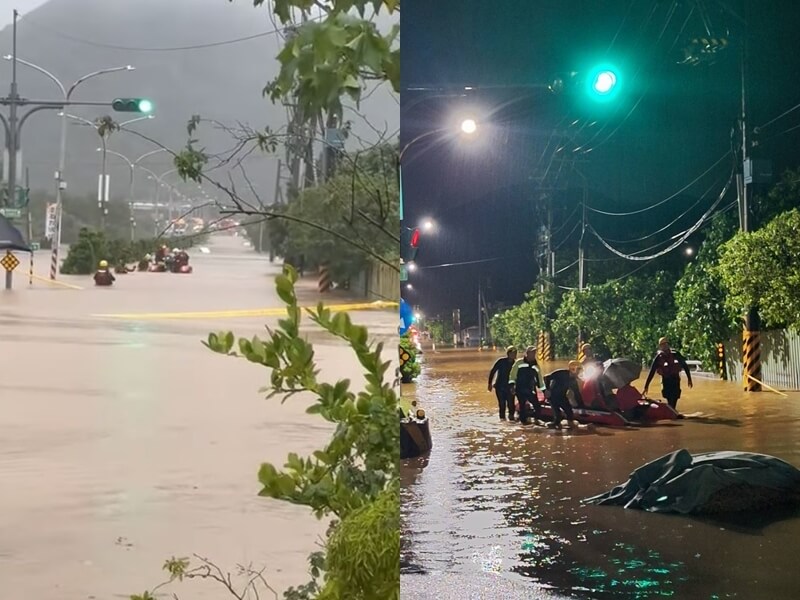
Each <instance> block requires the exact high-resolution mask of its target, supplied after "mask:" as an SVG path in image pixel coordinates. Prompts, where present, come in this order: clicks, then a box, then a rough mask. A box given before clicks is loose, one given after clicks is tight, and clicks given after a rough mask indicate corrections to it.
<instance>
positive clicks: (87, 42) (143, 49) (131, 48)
mask: <svg viewBox="0 0 800 600" xmlns="http://www.w3.org/2000/svg"><path fill="white" fill-rule="evenodd" d="M321 18H322V17H315V18H314V19H310V20H312V21H317V20H320V19H321ZM25 24H26V25H32V26H33V27H35V28H38V29H42V30H44V31H47V32H48V33H49V34H51V35H54V36H56V37H62V38H64V39H67V40H70V41H72V42H76V43H78V44H84V45H86V46H94V47H95V48H110V49H112V50H128V51H130V52H180V51H184V50H199V49H201V48H216V47H217V46H227V45H229V44H238V43H241V42H248V41H250V40H255V39H258V38H262V37H267V36H270V35H276V34H277V35H281V34H282V33H283V28H275V29H270V30H269V31H262V32H261V33H254V34H251V35H246V36H242V37H238V38H233V39H228V40H221V41H218V42H208V43H205V44H192V45H188V46H166V47H161V48H152V47H151V48H146V47H137V46H119V45H116V44H104V43H102V42H95V41H92V40H86V39H83V38H79V37H75V36H72V35H69V34H67V33H64V32H63V31H59V30H58V29H53V28H50V27H48V26H47V25H42V24H41V23H37V22H36V21H30V20H29V19H26V20H25Z"/></svg>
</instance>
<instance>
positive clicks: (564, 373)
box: [544, 360, 583, 429]
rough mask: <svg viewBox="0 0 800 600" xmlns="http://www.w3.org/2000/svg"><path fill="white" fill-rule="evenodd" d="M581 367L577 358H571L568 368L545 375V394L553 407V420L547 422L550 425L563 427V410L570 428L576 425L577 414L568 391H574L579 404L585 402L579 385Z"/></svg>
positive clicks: (558, 427)
mask: <svg viewBox="0 0 800 600" xmlns="http://www.w3.org/2000/svg"><path fill="white" fill-rule="evenodd" d="M580 367H581V363H579V362H578V361H577V360H571V361H569V367H568V368H567V369H556V370H555V371H553V372H552V373H548V374H547V375H545V376H544V384H545V386H547V391H546V392H545V395H546V396H547V397H548V399H549V400H550V406H551V407H552V409H553V420H552V422H550V423H548V424H547V426H548V427H553V428H555V429H561V411H562V410H563V411H564V414H565V415H566V417H567V423H568V425H567V426H568V427H569V428H570V429H572V428H573V427H574V426H575V415H574V414H573V412H572V405H571V404H570V403H569V400H568V399H567V392H568V391H572V393H573V394H574V396H575V400H576V401H577V402H578V404H579V405H581V404H583V398H581V390H580V386H579V385H578V369H580Z"/></svg>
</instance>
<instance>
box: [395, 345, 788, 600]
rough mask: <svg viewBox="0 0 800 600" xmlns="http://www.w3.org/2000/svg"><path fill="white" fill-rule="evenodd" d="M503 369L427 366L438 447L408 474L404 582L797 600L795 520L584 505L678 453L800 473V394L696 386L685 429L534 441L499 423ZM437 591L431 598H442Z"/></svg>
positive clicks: (435, 357)
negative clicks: (762, 458)
mask: <svg viewBox="0 0 800 600" xmlns="http://www.w3.org/2000/svg"><path fill="white" fill-rule="evenodd" d="M493 359H494V356H493V354H491V353H488V354H487V353H478V352H449V353H448V352H442V353H438V354H433V353H429V354H427V355H426V359H425V360H426V363H427V365H426V369H425V370H424V372H423V374H422V375H421V376H420V378H419V380H418V382H417V384H416V385H410V386H404V389H403V394H404V396H416V397H417V399H418V400H419V401H420V403H421V404H422V406H423V407H424V408H426V410H427V412H428V414H429V415H430V416H431V422H432V429H433V436H434V450H433V452H432V453H431V455H430V457H429V458H427V459H415V460H411V461H406V462H405V463H404V465H403V467H402V473H401V474H402V478H403V519H404V535H403V549H402V552H403V565H404V572H406V573H408V572H417V573H419V572H425V573H426V575H425V576H424V577H427V578H428V579H429V582H434V581H435V580H436V579H437V577H439V578H441V577H440V576H442V575H443V574H453V573H457V574H459V575H460V576H461V577H462V578H463V579H464V581H467V580H469V579H470V578H471V577H481V578H482V577H485V576H486V575H487V574H489V575H494V576H496V577H495V578H496V579H497V580H498V581H501V580H502V581H504V582H505V581H509V580H511V581H514V582H515V583H520V582H526V585H527V586H528V588H529V589H533V588H536V589H542V588H545V589H549V590H552V591H555V592H558V593H561V594H566V595H567V596H568V597H578V598H660V597H675V598H706V599H710V598H720V599H722V598H747V599H750V598H771V599H775V600H781V599H784V598H786V599H789V598H792V599H793V598H797V597H800V580H798V577H797V576H796V574H795V570H796V566H795V561H794V559H793V556H794V553H795V552H796V550H797V549H798V548H800V519H797V518H792V517H793V516H796V513H795V514H785V515H781V517H787V518H784V519H783V520H780V521H778V522H774V520H772V522H771V521H770V519H760V520H757V519H755V518H753V519H752V520H751V519H748V518H747V517H745V518H744V519H742V520H741V522H739V523H738V524H737V523H727V522H720V521H714V520H710V519H694V518H686V517H678V516H672V515H660V514H651V513H644V512H640V511H633V510H624V509H621V508H617V507H602V506H590V507H586V506H583V505H581V503H580V500H581V499H582V498H585V497H588V496H591V495H594V494H597V493H601V492H603V491H606V490H607V489H609V488H610V487H612V486H614V485H616V484H618V483H620V482H623V481H625V480H626V479H627V478H628V476H629V474H630V472H631V471H632V470H633V469H635V468H636V467H638V466H639V465H641V464H642V463H644V462H647V461H650V460H652V459H654V458H656V457H658V456H660V455H662V454H665V453H667V452H671V451H674V450H677V449H679V448H687V449H689V450H690V451H691V452H705V451H712V450H722V449H725V450H740V451H748V452H763V453H766V454H772V455H775V456H777V457H779V458H782V459H784V460H787V461H789V462H791V463H793V464H795V465H800V435H799V434H800V393H790V397H789V398H788V399H786V398H781V397H778V396H776V395H773V394H768V393H766V392H765V393H761V394H751V395H749V396H748V395H746V394H744V393H743V392H741V390H740V386H739V385H738V384H735V383H726V382H719V381H712V380H703V379H699V380H697V381H696V382H695V387H694V389H692V390H685V391H684V397H683V398H682V399H681V401H680V402H679V408H680V409H681V410H682V411H683V412H685V413H687V414H688V415H691V418H687V419H686V420H684V421H678V422H668V423H659V424H656V425H654V426H650V427H637V428H635V429H604V428H597V429H596V430H595V431H590V432H580V434H575V433H570V432H568V431H564V432H556V431H552V430H541V429H537V430H533V431H531V430H522V429H521V428H520V427H519V426H518V425H517V424H515V423H501V422H499V421H498V419H497V415H496V413H497V401H496V399H495V398H494V395H493V394H489V393H487V392H486V376H487V374H488V370H489V368H490V367H491V364H492V361H493ZM639 385H640V387H641V382H639ZM760 517H763V515H760ZM498 577H499V579H498ZM407 580H408V578H406V581H407ZM534 583H535V584H536V585H534ZM430 585H431V587H429V589H430V590H431V592H430V593H431V595H429V596H427V597H431V598H434V597H437V596H436V592H435V591H434V589H435V586H434V585H433V583H431V584H430ZM465 585H466V584H465ZM403 589H404V590H405V589H406V588H405V584H404V588H403ZM404 593H405V592H404ZM531 593H532V592H531ZM418 597H426V596H424V595H423V596H418ZM442 597H444V596H442ZM448 597H459V596H448ZM462 597H465V598H466V597H469V598H472V597H473V596H462ZM474 597H478V596H474ZM481 597H482V596H481ZM529 597H533V596H529Z"/></svg>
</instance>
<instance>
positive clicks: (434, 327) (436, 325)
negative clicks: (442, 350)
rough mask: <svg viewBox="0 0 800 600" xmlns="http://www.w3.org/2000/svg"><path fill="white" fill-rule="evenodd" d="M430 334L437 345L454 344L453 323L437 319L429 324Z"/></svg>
mask: <svg viewBox="0 0 800 600" xmlns="http://www.w3.org/2000/svg"><path fill="white" fill-rule="evenodd" d="M427 328H428V333H429V334H430V336H431V340H433V342H434V343H436V344H452V343H453V322H452V321H450V320H448V319H436V320H433V321H428V322H427Z"/></svg>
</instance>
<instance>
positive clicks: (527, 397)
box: [509, 346, 544, 425]
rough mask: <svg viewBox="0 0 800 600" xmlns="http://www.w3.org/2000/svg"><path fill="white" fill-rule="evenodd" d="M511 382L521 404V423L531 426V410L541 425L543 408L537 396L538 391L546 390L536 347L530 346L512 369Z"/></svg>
mask: <svg viewBox="0 0 800 600" xmlns="http://www.w3.org/2000/svg"><path fill="white" fill-rule="evenodd" d="M509 382H510V383H511V384H512V385H513V386H514V393H515V395H516V397H517V401H518V402H519V422H520V423H522V424H523V425H530V424H531V421H530V419H529V418H528V417H529V416H530V415H529V410H533V419H534V422H535V423H536V424H537V425H539V424H541V420H540V419H539V417H540V414H541V407H540V406H539V399H538V398H537V396H536V392H537V390H540V389H544V387H543V386H542V379H541V376H540V375H539V365H538V363H537V362H536V346H528V347H527V348H526V349H525V355H524V356H523V357H522V360H518V361H517V362H516V364H515V365H514V366H513V368H512V369H511V374H510V375H509Z"/></svg>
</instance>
